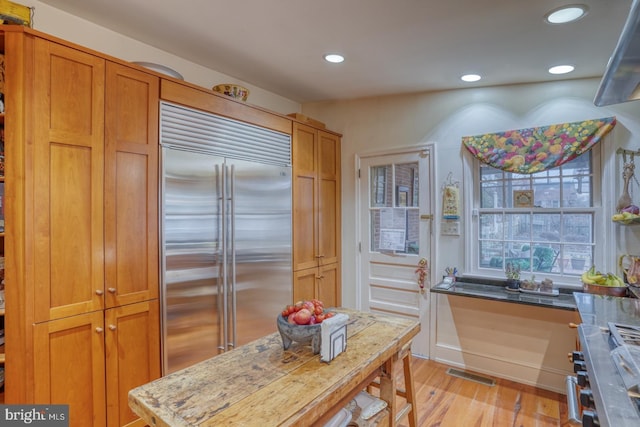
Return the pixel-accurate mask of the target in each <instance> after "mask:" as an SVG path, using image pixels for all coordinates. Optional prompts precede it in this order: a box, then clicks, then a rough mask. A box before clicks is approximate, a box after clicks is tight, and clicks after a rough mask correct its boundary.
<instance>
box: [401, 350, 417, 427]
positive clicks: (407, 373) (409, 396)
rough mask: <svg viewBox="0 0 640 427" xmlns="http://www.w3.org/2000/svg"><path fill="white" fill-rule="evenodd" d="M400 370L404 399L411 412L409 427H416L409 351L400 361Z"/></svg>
mask: <svg viewBox="0 0 640 427" xmlns="http://www.w3.org/2000/svg"><path fill="white" fill-rule="evenodd" d="M402 368H403V370H404V387H405V389H406V394H405V399H406V400H407V404H408V405H411V410H410V411H409V427H418V411H417V410H416V409H417V408H416V402H415V388H414V385H413V372H412V369H411V351H408V352H407V354H406V355H405V356H404V358H403V359H402Z"/></svg>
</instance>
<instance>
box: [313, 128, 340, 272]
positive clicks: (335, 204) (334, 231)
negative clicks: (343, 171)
mask: <svg viewBox="0 0 640 427" xmlns="http://www.w3.org/2000/svg"><path fill="white" fill-rule="evenodd" d="M317 158H318V161H317V170H318V187H319V188H318V198H319V202H318V205H319V215H318V259H319V261H320V265H327V264H335V263H337V262H339V261H340V239H341V235H342V232H341V224H340V209H341V207H340V138H339V137H338V136H337V135H333V134H330V133H327V132H322V131H318V157H317Z"/></svg>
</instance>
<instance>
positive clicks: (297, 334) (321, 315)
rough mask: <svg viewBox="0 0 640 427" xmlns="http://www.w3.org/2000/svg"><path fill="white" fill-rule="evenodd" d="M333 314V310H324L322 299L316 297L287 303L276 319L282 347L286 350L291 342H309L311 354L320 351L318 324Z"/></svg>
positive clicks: (304, 343)
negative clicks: (291, 303)
mask: <svg viewBox="0 0 640 427" xmlns="http://www.w3.org/2000/svg"><path fill="white" fill-rule="evenodd" d="M334 315H335V313H334V312H331V311H325V309H324V305H323V303H322V301H319V300H317V299H313V300H309V301H298V302H297V303H295V304H293V305H287V306H286V307H285V309H284V310H282V313H280V314H279V315H278V319H277V324H278V332H280V336H281V337H282V347H283V348H284V349H285V350H288V349H289V347H291V344H292V343H293V342H297V343H299V344H303V345H306V344H311V349H312V350H313V354H318V353H320V344H321V338H320V337H321V336H320V325H321V323H322V321H323V320H324V319H327V318H330V317H333V316H334Z"/></svg>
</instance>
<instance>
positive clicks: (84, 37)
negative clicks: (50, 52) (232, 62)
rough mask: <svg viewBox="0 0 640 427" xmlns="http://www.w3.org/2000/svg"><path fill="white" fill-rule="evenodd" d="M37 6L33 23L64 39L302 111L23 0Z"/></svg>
mask: <svg viewBox="0 0 640 427" xmlns="http://www.w3.org/2000/svg"><path fill="white" fill-rule="evenodd" d="M19 3H20V4H24V5H25V6H30V7H35V14H34V20H33V23H34V24H33V27H34V28H35V29H36V30H39V31H42V32H45V33H47V34H51V35H53V36H56V37H59V38H61V39H64V40H68V41H70V42H73V43H77V44H79V45H82V46H85V47H88V48H90V49H93V50H96V51H98V52H102V53H106V54H108V55H111V56H114V57H116V58H119V59H124V60H125V61H144V62H153V63H156V64H162V65H165V66H167V67H169V68H172V69H174V70H176V71H177V72H179V73H180V74H182V76H184V79H185V81H188V82H189V83H193V84H196V85H199V86H202V87H206V88H211V87H213V86H215V85H216V84H220V83H236V84H241V85H243V86H245V87H247V88H248V89H249V91H250V95H249V100H248V102H249V103H251V104H254V105H258V106H260V107H263V108H267V109H269V110H272V111H276V112H278V113H281V114H289V113H295V112H300V104H299V103H297V102H294V101H292V100H290V99H287V98H284V97H282V96H280V95H278V94H275V93H272V92H268V91H266V90H263V89H261V88H259V87H257V86H253V85H251V84H250V83H247V82H243V81H241V80H238V79H235V78H233V77H232V76H228V75H225V74H222V73H219V72H217V71H215V70H211V69H208V68H205V67H202V66H200V65H197V64H194V63H193V62H190V61H187V60H185V59H182V58H180V57H178V56H176V55H172V54H170V53H167V52H164V51H162V50H160V49H157V48H155V47H153V46H149V45H147V44H144V43H141V42H138V41H136V40H134V39H132V38H129V37H125V36H123V35H121V34H118V33H116V32H113V31H111V30H108V29H106V28H104V27H100V26H97V25H95V24H92V23H91V22H89V21H86V20H84V19H80V18H78V17H76V16H73V15H70V14H68V13H66V12H63V11H61V10H59V9H55V8H53V7H51V6H49V5H47V4H44V3H41V2H39V1H34V0H23V1H20V2H19Z"/></svg>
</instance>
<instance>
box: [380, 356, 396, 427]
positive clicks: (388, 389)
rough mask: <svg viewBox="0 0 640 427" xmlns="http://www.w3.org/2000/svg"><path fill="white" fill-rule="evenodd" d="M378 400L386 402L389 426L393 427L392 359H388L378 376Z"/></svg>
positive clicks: (394, 401) (393, 387)
mask: <svg viewBox="0 0 640 427" xmlns="http://www.w3.org/2000/svg"><path fill="white" fill-rule="evenodd" d="M380 399H382V400H384V401H385V402H387V410H388V411H389V425H390V426H391V427H395V426H396V424H397V421H396V412H397V407H396V406H397V405H396V381H395V378H394V375H393V359H389V360H387V361H386V362H385V364H384V365H383V366H382V373H381V375H380Z"/></svg>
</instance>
